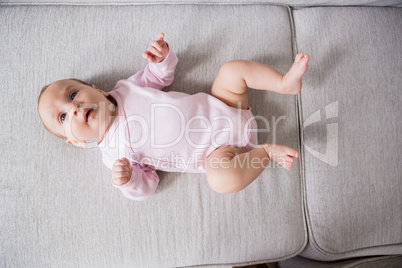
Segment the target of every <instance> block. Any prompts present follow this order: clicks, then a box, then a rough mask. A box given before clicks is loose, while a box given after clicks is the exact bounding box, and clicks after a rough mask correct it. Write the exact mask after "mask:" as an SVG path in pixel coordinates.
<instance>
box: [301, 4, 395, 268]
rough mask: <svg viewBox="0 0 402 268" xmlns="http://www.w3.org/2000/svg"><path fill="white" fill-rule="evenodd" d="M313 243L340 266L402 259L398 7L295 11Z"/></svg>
mask: <svg viewBox="0 0 402 268" xmlns="http://www.w3.org/2000/svg"><path fill="white" fill-rule="evenodd" d="M294 22H295V32H296V40H297V49H298V51H303V52H305V53H308V54H310V56H311V62H310V64H309V71H308V73H307V74H306V76H305V77H304V78H305V79H304V88H303V91H302V94H301V105H302V116H303V119H302V120H303V122H304V129H303V136H304V145H305V149H306V150H305V158H304V172H305V178H306V199H305V200H306V207H307V210H306V211H307V217H308V219H307V220H308V226H309V236H310V244H309V246H308V247H307V249H306V251H305V252H303V256H307V257H310V258H313V259H318V260H335V259H343V258H348V257H352V256H364V255H379V254H400V253H401V252H402V221H401V219H402V209H401V207H402V198H401V197H402V170H401V167H400V163H401V161H402V158H401V149H402V147H401V144H402V143H401V138H400V136H399V135H400V133H401V131H402V127H401V124H400V123H399V122H400V121H401V112H400V104H401V102H402V98H401V94H400V93H401V85H402V76H401V75H400V73H401V69H402V61H401V58H402V41H401V38H400V30H401V29H402V10H401V9H390V8H311V9H301V10H295V11H294Z"/></svg>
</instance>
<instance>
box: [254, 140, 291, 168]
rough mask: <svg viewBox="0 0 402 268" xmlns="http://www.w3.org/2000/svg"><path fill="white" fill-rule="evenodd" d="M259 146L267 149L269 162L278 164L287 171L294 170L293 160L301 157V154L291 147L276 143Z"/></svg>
mask: <svg viewBox="0 0 402 268" xmlns="http://www.w3.org/2000/svg"><path fill="white" fill-rule="evenodd" d="M259 146H260V147H262V148H264V149H265V152H266V153H267V155H268V157H269V160H272V161H275V162H277V163H278V164H279V165H281V166H283V167H284V168H285V169H287V170H291V169H293V158H298V157H299V152H298V151H296V150H295V149H293V148H291V147H289V146H285V145H279V144H274V143H269V144H268V143H266V144H261V145H259Z"/></svg>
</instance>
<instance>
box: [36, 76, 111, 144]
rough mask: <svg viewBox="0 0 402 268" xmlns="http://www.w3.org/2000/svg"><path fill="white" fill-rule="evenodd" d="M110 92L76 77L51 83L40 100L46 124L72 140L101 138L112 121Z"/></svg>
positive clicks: (54, 131) (55, 131)
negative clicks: (84, 82)
mask: <svg viewBox="0 0 402 268" xmlns="http://www.w3.org/2000/svg"><path fill="white" fill-rule="evenodd" d="M108 95H109V94H108V93H106V92H104V91H102V90H100V89H96V88H94V87H90V86H88V85H84V84H82V83H80V82H78V81H74V80H68V79H66V80H60V81H56V82H54V83H52V84H50V85H49V87H48V88H47V89H46V90H45V91H44V92H43V94H42V96H41V98H40V101H39V107H38V110H39V114H40V116H41V118H42V121H43V124H44V125H45V126H46V127H47V128H48V129H49V130H50V131H52V132H53V133H55V134H57V135H60V136H64V137H66V138H67V140H70V141H80V142H81V141H88V140H98V139H102V138H103V136H104V134H105V132H106V130H107V129H108V127H109V124H111V122H112V120H113V119H112V118H113V117H112V116H113V109H110V108H111V107H113V104H112V103H111V101H109V99H108V98H107V96H108Z"/></svg>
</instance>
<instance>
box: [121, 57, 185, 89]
mask: <svg viewBox="0 0 402 268" xmlns="http://www.w3.org/2000/svg"><path fill="white" fill-rule="evenodd" d="M178 62H179V60H178V58H177V57H176V55H175V54H174V53H173V52H172V50H171V49H169V53H168V55H167V56H166V58H165V59H164V60H163V61H162V62H159V63H149V64H148V65H147V66H146V67H145V69H144V70H142V71H139V72H138V73H136V74H135V75H133V76H131V77H130V78H128V79H127V80H128V81H131V82H133V83H134V84H136V85H137V86H140V87H151V88H155V89H162V88H164V87H167V86H169V85H170V84H172V83H173V80H174V70H175V68H176V65H177V63H178Z"/></svg>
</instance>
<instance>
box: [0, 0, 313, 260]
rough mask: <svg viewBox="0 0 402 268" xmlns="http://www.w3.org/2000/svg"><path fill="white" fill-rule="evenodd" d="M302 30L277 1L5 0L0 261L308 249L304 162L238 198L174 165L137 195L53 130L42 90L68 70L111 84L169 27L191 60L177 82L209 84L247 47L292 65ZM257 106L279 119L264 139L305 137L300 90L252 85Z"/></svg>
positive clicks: (203, 256) (236, 255)
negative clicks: (77, 2)
mask: <svg viewBox="0 0 402 268" xmlns="http://www.w3.org/2000/svg"><path fill="white" fill-rule="evenodd" d="M290 29H291V27H290V20H289V15H288V10H287V9H286V8H285V7H275V6H259V5H246V6H197V5H194V6H192V5H157V6H153V5H148V6H86V7H81V6H63V7H60V6H16V7H12V6H10V7H7V6H2V7H1V8H0V36H1V38H0V47H1V49H0V58H1V62H0V86H1V89H2V92H3V97H2V100H1V101H2V109H1V112H2V116H1V117H0V125H1V127H2V128H1V141H0V145H1V148H2V151H3V155H4V157H3V160H2V161H1V172H2V174H3V176H2V177H3V179H2V180H1V181H0V219H1V220H0V229H1V230H2V232H0V260H1V262H0V266H2V267H4V265H5V266H7V267H173V266H175V267H176V266H186V265H197V264H199V265H202V264H225V263H238V264H246V263H250V262H262V261H264V260H266V261H271V260H279V259H286V258H289V257H292V256H294V255H297V254H298V253H299V252H300V251H301V250H302V249H303V248H304V247H305V245H306V242H307V240H306V239H307V234H306V227H305V219H304V216H303V200H302V198H303V195H302V188H303V182H302V180H301V176H300V170H299V169H298V168H297V166H298V165H299V164H300V163H299V162H298V160H297V161H296V162H295V166H296V168H295V169H294V170H293V171H291V172H288V171H285V170H283V169H280V168H278V167H276V166H271V167H269V168H267V169H266V171H265V172H264V173H263V175H262V176H261V177H260V178H258V179H257V180H256V181H255V182H254V183H253V184H252V185H250V186H249V187H248V188H247V189H245V190H244V191H242V192H240V193H237V194H233V195H219V194H216V193H214V192H213V191H212V190H211V189H210V188H209V186H208V184H207V182H206V180H205V178H204V175H202V174H179V173H162V172H160V173H159V174H160V176H161V183H160V187H159V189H158V190H157V194H156V195H155V196H154V197H152V198H151V199H149V200H147V201H144V202H134V201H130V200H128V199H126V198H124V197H123V196H122V195H121V193H120V192H119V190H117V189H115V188H114V187H112V185H111V183H110V180H111V178H110V171H109V170H108V169H107V168H106V167H104V165H103V163H102V161H101V157H100V153H99V152H98V149H96V148H92V149H79V148H74V147H72V146H69V145H67V144H65V143H64V142H63V141H62V140H60V139H58V138H56V137H53V136H51V135H50V134H49V133H48V132H47V131H46V130H45V129H44V128H43V127H42V125H41V123H40V121H39V118H38V115H37V112H36V109H37V104H36V102H37V97H38V94H39V91H40V89H41V87H42V86H44V85H45V84H48V83H50V82H52V81H54V80H57V79H62V78H69V77H76V78H80V79H83V80H85V81H88V82H89V83H92V84H96V85H98V86H99V87H100V88H102V89H105V90H107V91H108V90H111V89H112V88H113V86H114V84H115V83H116V81H117V80H119V79H122V78H127V77H128V76H130V75H131V74H133V73H134V72H136V71H138V70H140V69H141V68H143V67H144V66H145V64H146V61H145V60H144V59H142V57H141V53H142V51H144V50H145V49H146V48H147V46H148V45H149V42H150V41H151V40H154V39H155V38H156V37H157V34H158V33H159V32H160V31H163V32H164V33H165V34H166V41H167V42H168V43H169V44H170V46H171V48H172V49H173V50H174V51H175V52H176V54H177V55H178V57H179V59H180V62H179V65H178V67H177V72H176V80H175V82H174V83H173V85H172V86H170V87H169V90H177V91H184V92H188V93H196V92H199V91H206V92H209V90H210V87H211V85H212V82H213V80H214V77H215V75H216V74H217V71H218V70H219V67H220V65H221V64H223V63H224V62H226V61H228V60H232V59H238V58H243V59H251V60H257V61H260V62H263V63H266V64H269V65H271V66H273V67H275V68H277V69H279V70H280V71H282V72H285V71H286V70H287V69H288V68H289V67H290V66H291V63H292V58H293V57H292V49H291V48H292V42H291V40H292V36H291V30H290ZM250 103H251V106H252V108H253V111H254V113H255V115H261V116H263V117H264V118H266V119H267V120H268V122H269V124H271V125H270V126H271V131H270V132H268V133H261V135H259V141H260V143H263V142H271V141H273V140H276V142H277V143H282V144H286V145H289V146H292V147H294V148H299V144H298V129H297V128H298V124H297V113H296V109H295V107H296V98H295V97H294V96H282V95H278V94H273V93H267V92H260V91H258V92H257V91H250ZM272 120H276V121H277V124H276V130H274V129H273V126H274V125H273V124H272ZM278 120H279V121H278ZM257 122H258V124H259V126H260V127H264V124H263V123H264V122H263V120H257ZM274 131H275V132H274Z"/></svg>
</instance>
